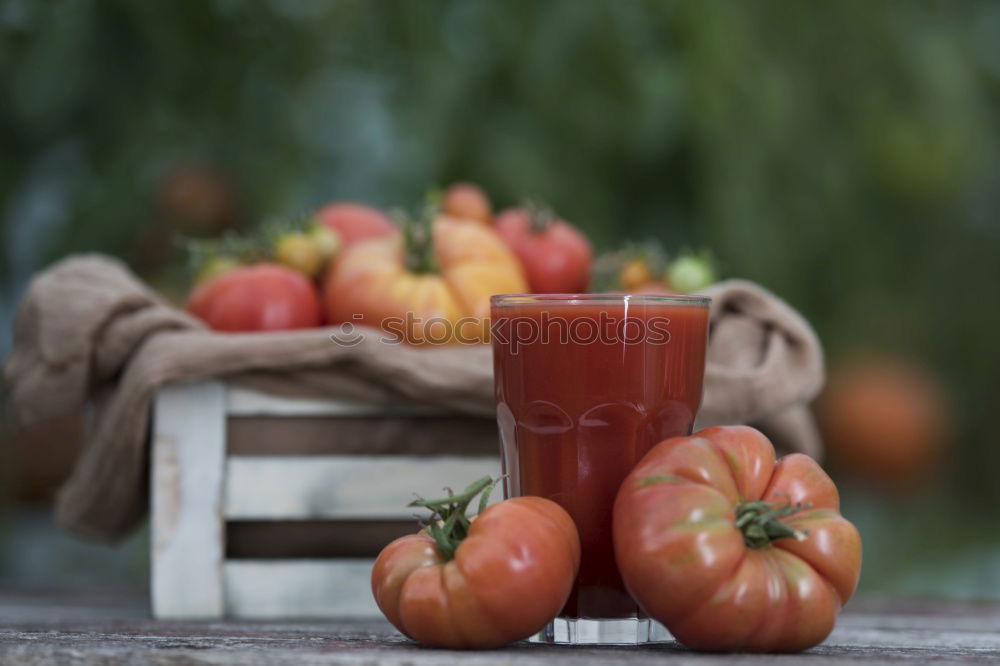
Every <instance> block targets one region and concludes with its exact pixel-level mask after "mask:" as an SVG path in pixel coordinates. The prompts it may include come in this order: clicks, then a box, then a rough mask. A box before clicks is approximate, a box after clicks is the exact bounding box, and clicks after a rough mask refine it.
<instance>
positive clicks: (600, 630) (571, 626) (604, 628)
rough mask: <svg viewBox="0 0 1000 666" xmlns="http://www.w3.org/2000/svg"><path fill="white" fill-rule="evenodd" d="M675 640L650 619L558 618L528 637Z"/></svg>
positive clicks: (597, 641)
mask: <svg viewBox="0 0 1000 666" xmlns="http://www.w3.org/2000/svg"><path fill="white" fill-rule="evenodd" d="M673 639H674V638H673V636H671V635H670V632H669V631H667V628H666V627H664V626H663V625H662V624H660V623H659V622H657V621H656V620H650V619H648V618H636V617H630V618H620V619H614V620H597V619H592V618H575V617H557V618H556V619H554V620H553V621H552V622H550V623H549V624H548V626H546V627H545V628H544V629H542V630H541V631H539V632H538V633H537V634H535V635H534V636H532V637H531V638H529V639H528V640H529V641H530V642H532V643H553V644H558V645H644V644H646V643H665V642H667V641H672V640H673Z"/></svg>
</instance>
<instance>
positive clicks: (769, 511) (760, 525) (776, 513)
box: [736, 501, 809, 548]
mask: <svg viewBox="0 0 1000 666" xmlns="http://www.w3.org/2000/svg"><path fill="white" fill-rule="evenodd" d="M808 508H809V505H808V504H806V505H803V504H801V503H800V504H795V505H792V504H779V503H778V502H764V501H757V502H743V503H741V504H740V505H739V506H737V507H736V527H738V528H739V529H740V531H741V532H743V543H745V544H746V545H747V547H748V548H765V547H767V546H770V545H771V542H773V541H776V540H778V539H785V538H789V537H791V538H793V539H795V540H796V541H802V540H804V539H805V538H806V535H807V534H808V532H807V531H806V530H797V529H795V528H793V527H789V526H788V525H786V524H785V523H783V522H781V518H783V517H785V516H790V515H792V514H793V513H798V512H799V511H804V510H806V509H808Z"/></svg>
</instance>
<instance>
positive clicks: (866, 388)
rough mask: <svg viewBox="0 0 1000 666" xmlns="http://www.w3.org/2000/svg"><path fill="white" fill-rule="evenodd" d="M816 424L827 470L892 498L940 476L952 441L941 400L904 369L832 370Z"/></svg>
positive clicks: (894, 364) (931, 384)
mask: <svg viewBox="0 0 1000 666" xmlns="http://www.w3.org/2000/svg"><path fill="white" fill-rule="evenodd" d="M817 416H818V417H819V423H820V428H821V429H822V432H823V436H824V439H825V440H826V444H827V448H828V451H829V456H830V460H831V462H832V463H833V464H834V465H835V466H836V467H837V468H838V469H840V470H843V471H844V472H845V473H846V474H849V475H851V476H853V477H855V478H857V479H860V480H862V481H865V482H867V483H868V484H870V485H872V486H875V487H880V488H884V489H889V490H901V489H905V488H907V487H912V486H915V485H918V484H919V483H920V482H921V481H924V480H926V479H927V478H928V477H929V476H931V475H932V474H933V473H934V472H935V471H936V470H938V469H940V462H941V461H942V459H944V458H945V452H946V451H947V449H948V444H949V441H950V439H951V437H950V436H949V433H950V430H951V428H950V422H951V418H950V411H949V403H948V401H947V400H946V397H945V395H944V392H943V391H942V389H941V387H940V386H938V384H937V383H936V382H935V381H934V379H933V377H932V376H930V375H929V373H928V372H927V371H926V370H924V369H922V368H921V367H919V366H918V365H916V364H914V363H912V362H908V361H902V360H891V359H869V360H858V361H854V362H852V363H849V364H847V365H845V366H842V367H840V368H836V369H834V371H833V372H832V373H831V378H830V381H829V383H828V384H827V388H826V390H825V391H824V393H823V395H822V396H821V397H820V400H819V401H818V403H817Z"/></svg>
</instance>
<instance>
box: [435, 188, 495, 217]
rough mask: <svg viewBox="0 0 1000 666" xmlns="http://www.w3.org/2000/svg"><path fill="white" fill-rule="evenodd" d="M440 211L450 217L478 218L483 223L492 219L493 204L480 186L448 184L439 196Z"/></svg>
mask: <svg viewBox="0 0 1000 666" xmlns="http://www.w3.org/2000/svg"><path fill="white" fill-rule="evenodd" d="M441 212H442V213H444V214H445V215H450V216H451V217H458V218H462V219H465V220H478V221H479V222H483V223H484V224H490V223H491V222H492V221H493V206H492V205H491V204H490V199H489V197H487V196H486V193H485V192H484V191H483V189H482V188H481V187H479V186H478V185H474V184H472V183H455V184H453V185H449V186H448V189H446V190H445V191H444V196H443V197H442V198H441Z"/></svg>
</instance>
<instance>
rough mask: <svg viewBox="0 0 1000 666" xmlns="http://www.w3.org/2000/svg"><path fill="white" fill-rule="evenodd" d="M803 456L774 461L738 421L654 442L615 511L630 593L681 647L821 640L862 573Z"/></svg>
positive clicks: (827, 490)
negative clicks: (726, 425) (671, 634)
mask: <svg viewBox="0 0 1000 666" xmlns="http://www.w3.org/2000/svg"><path fill="white" fill-rule="evenodd" d="M839 506H840V499H839V496H838V494H837V489H836V487H835V486H834V485H833V482H832V481H831V480H830V477H828V476H827V475H826V473H825V472H824V471H823V470H822V469H821V468H820V466H819V465H818V464H817V463H816V462H815V461H814V460H813V459H812V458H810V457H808V456H805V455H802V454H800V453H796V454H791V455H788V456H785V457H784V458H782V459H780V460H778V461H775V455H774V447H773V446H772V445H771V442H770V441H768V439H767V438H766V437H765V436H764V435H762V434H761V433H760V432H758V431H756V430H754V429H753V428H749V427H746V426H728V427H720V428H708V429H707V430H702V431H701V432H698V433H695V434H694V435H692V436H691V437H676V438H673V439H668V440H665V441H663V442H661V443H659V444H658V445H656V446H655V447H654V448H653V449H652V450H650V452H649V453H648V454H646V456H645V457H644V458H643V459H642V460H641V461H640V462H639V464H638V465H637V466H636V468H635V469H634V470H633V471H632V472H631V473H630V474H629V475H628V477H626V479H625V481H624V483H623V484H622V486H621V488H620V489H619V492H618V497H617V499H616V501H615V508H614V519H613V520H614V540H615V556H616V560H617V562H618V568H619V569H620V571H621V574H622V578H623V579H624V581H625V585H626V587H627V588H628V590H629V592H630V593H631V594H632V596H633V597H634V598H635V600H636V601H637V602H639V604H640V605H641V606H642V607H643V609H645V610H646V612H647V613H649V615H650V616H651V617H653V618H655V619H657V620H659V621H660V622H662V623H663V624H664V625H666V627H667V628H668V629H669V630H670V631H671V633H673V635H674V637H675V638H676V639H677V640H678V641H680V642H681V643H683V644H684V645H686V646H688V647H691V648H695V649H700V650H712V651H748V652H792V651H797V650H804V649H806V648H808V647H812V646H813V645H816V644H818V643H820V642H821V641H823V639H825V638H826V637H827V636H828V635H829V634H830V632H831V631H832V630H833V625H834V622H835V620H836V617H837V613H839V612H840V609H841V607H842V606H843V605H844V603H845V602H846V601H847V600H848V599H849V598H850V596H851V595H852V594H853V593H854V588H855V587H856V586H857V583H858V576H859V575H860V572H861V537H860V535H859V534H858V531H857V529H855V527H854V526H853V525H852V524H851V523H849V522H848V521H847V520H845V519H844V518H843V516H841V515H840V510H839Z"/></svg>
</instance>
